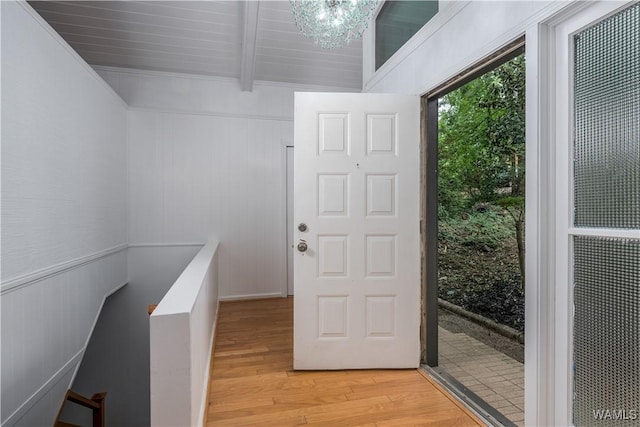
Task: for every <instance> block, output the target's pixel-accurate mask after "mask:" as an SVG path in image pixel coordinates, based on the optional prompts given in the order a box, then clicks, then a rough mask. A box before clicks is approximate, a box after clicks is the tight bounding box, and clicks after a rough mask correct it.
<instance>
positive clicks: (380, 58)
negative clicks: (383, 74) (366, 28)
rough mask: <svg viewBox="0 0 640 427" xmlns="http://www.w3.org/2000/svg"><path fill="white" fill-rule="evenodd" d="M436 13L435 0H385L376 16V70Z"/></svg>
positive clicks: (436, 3)
mask: <svg viewBox="0 0 640 427" xmlns="http://www.w3.org/2000/svg"><path fill="white" fill-rule="evenodd" d="M436 13H438V1H437V0H429V1H415V0H408V1H391V0H387V1H386V2H385V3H384V5H383V6H382V8H381V9H380V12H379V13H378V16H377V18H376V28H375V31H376V70H377V69H378V68H380V66H381V65H382V64H384V63H385V62H386V61H387V59H389V58H391V56H392V55H393V54H394V53H396V51H397V50H398V49H400V48H401V47H402V45H404V44H405V43H406V42H407V41H408V40H409V39H410V38H411V37H413V35H414V34H415V33H417V32H418V30H419V29H420V28H422V27H423V26H424V24H426V23H427V22H428V21H429V20H430V19H431V18H432V17H433V16H434V15H435V14H436Z"/></svg>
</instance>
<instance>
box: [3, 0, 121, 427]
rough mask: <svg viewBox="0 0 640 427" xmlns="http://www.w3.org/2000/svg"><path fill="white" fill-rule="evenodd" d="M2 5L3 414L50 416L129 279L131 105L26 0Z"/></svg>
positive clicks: (26, 419)
mask: <svg viewBox="0 0 640 427" xmlns="http://www.w3.org/2000/svg"><path fill="white" fill-rule="evenodd" d="M1 8H2V172H1V173H2V235H1V237H2V247H1V250H2V261H1V264H2V273H1V277H2V288H1V289H2V291H1V310H2V367H1V371H2V398H1V399H2V402H1V403H2V413H1V419H2V424H3V425H28V426H38V425H51V424H52V423H53V419H54V417H55V414H56V412H57V410H58V409H59V406H60V403H61V401H62V398H63V396H64V392H65V391H66V389H67V388H68V387H69V385H70V380H71V378H72V376H73V374H74V371H75V369H76V367H77V365H78V362H79V361H80V359H81V358H82V354H83V351H84V348H85V345H86V341H87V339H88V336H89V334H90V331H91V328H92V325H93V323H94V321H95V319H96V316H97V314H98V311H99V309H100V307H101V304H102V302H103V300H104V298H105V296H106V295H107V294H109V293H110V292H112V291H114V290H115V289H117V288H118V287H120V286H121V285H123V284H124V283H125V282H126V278H127V258H126V243H127V233H126V221H127V207H126V174H127V169H126V106H125V104H124V103H123V102H122V100H121V99H120V98H119V97H118V96H117V95H116V94H115V93H114V92H113V91H112V90H111V88H109V86H108V85H106V84H105V83H104V81H102V80H101V79H100V77H99V76H98V75H97V74H96V73H95V72H94V71H93V70H92V69H91V68H90V67H89V66H87V65H86V64H85V63H84V62H83V61H82V60H81V59H80V58H79V57H78V55H77V54H75V52H73V51H72V50H71V48H70V47H68V46H67V45H66V43H64V42H63V41H62V39H61V38H60V37H59V36H58V35H57V34H56V33H55V32H54V31H53V30H52V29H51V28H50V27H49V26H48V25H47V24H46V23H45V22H44V21H43V20H42V19H41V18H40V17H39V16H38V15H37V14H36V13H35V12H34V11H33V10H32V9H31V7H30V6H28V5H27V4H26V2H9V1H3V2H1Z"/></svg>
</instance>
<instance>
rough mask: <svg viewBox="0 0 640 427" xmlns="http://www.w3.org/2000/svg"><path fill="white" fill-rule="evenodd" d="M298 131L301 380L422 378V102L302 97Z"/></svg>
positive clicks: (297, 362)
mask: <svg viewBox="0 0 640 427" xmlns="http://www.w3.org/2000/svg"><path fill="white" fill-rule="evenodd" d="M294 128H295V130H294V135H295V147H296V149H295V153H294V156H295V160H294V161H295V181H294V195H295V197H294V211H295V212H294V219H295V231H294V236H295V239H294V245H295V246H297V245H298V243H300V242H301V241H302V240H304V241H305V243H306V244H307V247H308V249H307V251H306V252H299V251H298V250H296V251H295V256H294V286H295V300H294V307H295V308H294V368H295V369H362V368H413V367H417V366H419V362H420V335H419V329H420V223H419V211H420V209H419V199H420V191H419V185H420V175H419V171H420V157H419V153H420V100H419V97H417V96H405V95H387V94H344V93H336V94H332V93H296V95H295V124H294ZM301 223H304V224H306V225H307V227H308V229H307V231H304V232H303V231H299V230H298V225H299V224H301Z"/></svg>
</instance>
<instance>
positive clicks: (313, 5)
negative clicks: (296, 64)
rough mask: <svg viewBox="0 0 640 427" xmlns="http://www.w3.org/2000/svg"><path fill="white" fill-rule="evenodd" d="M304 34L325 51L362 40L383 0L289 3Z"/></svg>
mask: <svg viewBox="0 0 640 427" xmlns="http://www.w3.org/2000/svg"><path fill="white" fill-rule="evenodd" d="M289 1H290V2H291V8H292V9H293V16H294V18H295V21H296V24H297V25H298V28H300V31H302V34H304V35H305V36H306V37H309V38H312V39H313V40H314V41H315V42H316V44H317V45H319V46H320V47H322V48H325V49H332V48H335V47H343V46H346V45H348V44H349V43H350V42H351V41H352V40H355V39H357V38H358V37H360V36H362V33H363V32H364V30H366V29H367V25H368V24H369V16H370V15H371V12H372V11H373V10H374V9H375V7H376V5H377V4H378V1H379V0H289Z"/></svg>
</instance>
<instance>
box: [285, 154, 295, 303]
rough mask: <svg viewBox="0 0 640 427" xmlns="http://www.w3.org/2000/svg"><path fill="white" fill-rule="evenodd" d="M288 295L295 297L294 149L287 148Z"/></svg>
mask: <svg viewBox="0 0 640 427" xmlns="http://www.w3.org/2000/svg"><path fill="white" fill-rule="evenodd" d="M285 150H286V172H287V173H286V175H287V295H289V296H290V295H293V236H294V231H293V147H289V146H287V147H286V148H285Z"/></svg>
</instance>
